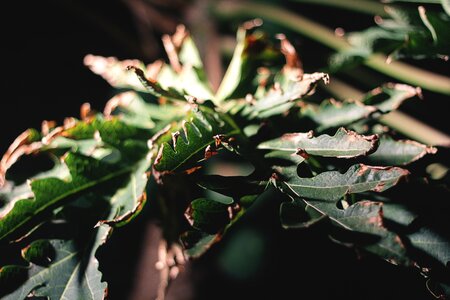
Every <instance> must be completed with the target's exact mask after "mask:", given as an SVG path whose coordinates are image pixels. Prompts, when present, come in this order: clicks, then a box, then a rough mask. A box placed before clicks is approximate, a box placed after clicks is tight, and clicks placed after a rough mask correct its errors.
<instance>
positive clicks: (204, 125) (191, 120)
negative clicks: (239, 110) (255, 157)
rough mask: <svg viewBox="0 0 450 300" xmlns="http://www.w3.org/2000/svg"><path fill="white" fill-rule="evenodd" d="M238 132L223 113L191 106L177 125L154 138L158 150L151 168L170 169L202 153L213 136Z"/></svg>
mask: <svg viewBox="0 0 450 300" xmlns="http://www.w3.org/2000/svg"><path fill="white" fill-rule="evenodd" d="M239 133H240V130H239V128H237V127H236V125H235V124H234V122H233V120H232V119H231V118H230V117H229V116H227V115H226V114H223V113H219V112H214V111H213V110H211V109H209V108H207V107H204V106H193V108H192V109H191V111H190V112H189V114H188V116H187V117H186V118H185V119H184V120H183V121H182V122H181V124H180V125H178V126H174V127H170V128H169V129H167V131H165V132H162V133H161V135H159V136H158V137H157V139H155V141H154V142H155V143H157V144H158V145H159V150H158V155H157V156H156V159H155V164H154V168H155V170H157V171H158V172H165V171H168V172H171V171H174V170H176V169H177V168H180V167H182V166H183V165H184V164H185V163H187V162H188V161H189V160H190V159H191V158H193V157H195V156H198V155H199V154H203V153H204V152H205V149H206V148H207V146H209V145H212V144H214V143H215V142H216V141H217V139H216V138H215V137H217V136H219V135H220V136H224V137H231V136H233V135H236V134H239ZM199 158H200V159H201V158H203V157H199Z"/></svg>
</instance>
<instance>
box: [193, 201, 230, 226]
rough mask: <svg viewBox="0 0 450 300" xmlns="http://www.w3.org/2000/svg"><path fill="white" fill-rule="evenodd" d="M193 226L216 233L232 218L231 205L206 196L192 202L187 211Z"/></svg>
mask: <svg viewBox="0 0 450 300" xmlns="http://www.w3.org/2000/svg"><path fill="white" fill-rule="evenodd" d="M185 216H186V219H187V220H188V221H189V223H190V224H191V226H192V227H194V228H196V229H198V230H202V231H204V232H208V233H216V232H218V231H219V230H220V229H221V228H223V227H225V226H226V225H227V224H228V223H229V222H230V220H231V216H230V213H229V205H226V204H223V203H221V202H218V201H214V200H212V199H206V198H198V199H195V200H194V201H192V202H191V204H190V205H189V207H188V209H187V210H186V212H185Z"/></svg>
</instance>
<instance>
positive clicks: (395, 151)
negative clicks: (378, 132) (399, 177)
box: [368, 136, 437, 166]
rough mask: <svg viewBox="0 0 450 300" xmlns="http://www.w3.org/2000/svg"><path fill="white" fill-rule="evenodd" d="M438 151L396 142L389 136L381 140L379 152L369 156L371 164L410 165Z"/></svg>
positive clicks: (414, 143) (408, 141) (413, 142)
mask: <svg viewBox="0 0 450 300" xmlns="http://www.w3.org/2000/svg"><path fill="white" fill-rule="evenodd" d="M436 151H437V149H436V148H434V147H427V146H426V145H423V144H420V143H418V142H415V141H410V140H398V141H396V140H394V139H392V138H390V137H388V136H383V137H382V138H381V139H380V145H379V146H378V148H377V150H376V151H375V152H374V153H372V154H370V155H369V156H368V160H369V161H370V162H371V163H374V164H377V165H383V166H399V165H407V164H410V163H412V162H414V161H416V160H418V159H420V158H422V157H423V156H424V155H426V154H434V153H436Z"/></svg>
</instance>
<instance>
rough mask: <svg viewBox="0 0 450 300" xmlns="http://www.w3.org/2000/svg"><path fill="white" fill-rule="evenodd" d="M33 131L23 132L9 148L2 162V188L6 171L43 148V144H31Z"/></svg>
mask: <svg viewBox="0 0 450 300" xmlns="http://www.w3.org/2000/svg"><path fill="white" fill-rule="evenodd" d="M31 135H32V131H31V130H29V129H28V130H25V131H24V132H22V133H21V134H20V135H19V136H18V137H17V138H16V139H15V140H14V141H13V142H12V144H11V145H10V146H9V147H8V150H6V153H5V154H4V155H3V157H2V159H1V160H0V187H2V186H3V185H4V184H5V181H6V171H8V169H9V168H10V167H11V166H12V165H13V164H14V163H15V162H16V161H17V160H18V159H19V158H20V157H21V156H23V155H29V154H31V153H34V152H36V151H38V150H39V149H40V148H41V147H42V143H41V142H32V143H30V138H31Z"/></svg>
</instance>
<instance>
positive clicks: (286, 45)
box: [276, 34, 303, 80]
mask: <svg viewBox="0 0 450 300" xmlns="http://www.w3.org/2000/svg"><path fill="white" fill-rule="evenodd" d="M276 37H277V38H278V39H279V40H280V50H281V53H283V55H284V57H285V59H286V64H285V66H284V68H285V69H287V70H284V71H285V72H289V73H291V74H293V75H294V76H295V77H296V79H298V80H301V79H302V76H303V66H302V62H301V61H300V58H299V56H298V54H297V51H296V50H295V48H294V46H293V45H292V44H291V42H289V40H288V39H287V38H286V36H285V35H284V34H278V35H277V36H276Z"/></svg>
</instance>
